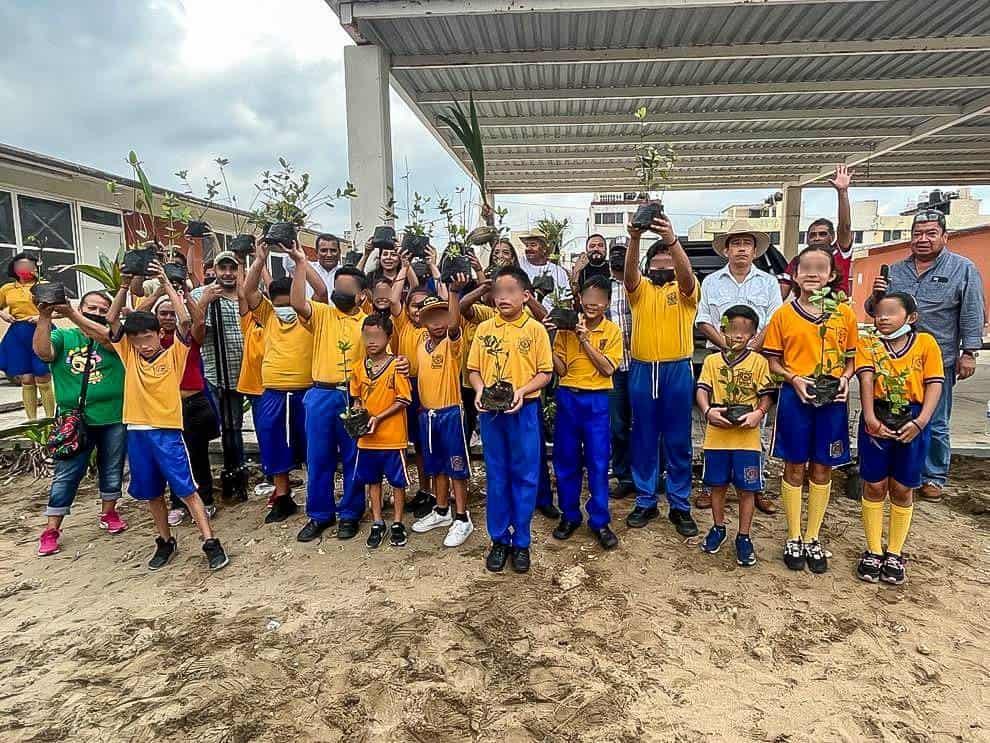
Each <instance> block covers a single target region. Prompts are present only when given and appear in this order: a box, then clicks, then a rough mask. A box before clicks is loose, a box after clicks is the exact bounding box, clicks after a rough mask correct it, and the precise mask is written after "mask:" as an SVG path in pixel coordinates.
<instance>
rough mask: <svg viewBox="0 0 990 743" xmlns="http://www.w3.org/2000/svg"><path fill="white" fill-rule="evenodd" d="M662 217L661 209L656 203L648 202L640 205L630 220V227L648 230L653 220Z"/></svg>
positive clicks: (658, 203)
mask: <svg viewBox="0 0 990 743" xmlns="http://www.w3.org/2000/svg"><path fill="white" fill-rule="evenodd" d="M662 216H663V207H662V206H661V205H660V202H658V201H648V202H646V203H645V204H640V205H639V208H638V209H637V210H636V213H635V214H634V215H633V218H632V223H631V224H632V226H633V227H635V228H636V229H637V230H648V229H649V228H650V225H652V224H653V220H654V219H658V218H660V217H662Z"/></svg>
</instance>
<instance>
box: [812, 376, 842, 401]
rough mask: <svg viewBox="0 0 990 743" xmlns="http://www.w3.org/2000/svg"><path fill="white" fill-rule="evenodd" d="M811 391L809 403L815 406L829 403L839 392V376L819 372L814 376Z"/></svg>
mask: <svg viewBox="0 0 990 743" xmlns="http://www.w3.org/2000/svg"><path fill="white" fill-rule="evenodd" d="M811 392H812V393H813V394H814V398H812V401H811V404H812V405H814V406H815V407H816V408H822V407H825V406H826V405H831V404H832V403H833V402H835V398H836V396H837V395H838V394H839V378H838V377H832V376H826V375H824V374H821V375H819V376H817V377H815V378H814V380H813V382H812V385H811Z"/></svg>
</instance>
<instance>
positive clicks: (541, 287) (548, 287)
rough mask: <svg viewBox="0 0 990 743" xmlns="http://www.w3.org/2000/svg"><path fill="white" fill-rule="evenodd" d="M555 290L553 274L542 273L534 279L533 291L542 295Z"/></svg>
mask: <svg viewBox="0 0 990 743" xmlns="http://www.w3.org/2000/svg"><path fill="white" fill-rule="evenodd" d="M553 290H554V283H553V276H550V274H542V275H540V276H537V277H536V278H535V279H533V291H534V292H536V294H537V295H538V296H540V297H545V296H546V295H547V294H551V293H552V292H553Z"/></svg>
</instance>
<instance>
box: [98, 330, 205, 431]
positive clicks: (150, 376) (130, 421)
mask: <svg viewBox="0 0 990 743" xmlns="http://www.w3.org/2000/svg"><path fill="white" fill-rule="evenodd" d="M176 341H177V342H175V343H173V344H172V345H171V346H169V347H168V348H166V349H164V350H163V351H162V352H161V353H160V354H158V356H156V357H155V358H154V359H153V360H151V361H147V360H146V359H144V358H143V357H142V356H141V354H139V353H138V352H137V350H136V349H135V348H134V346H132V345H131V342H130V340H129V339H128V338H127V336H126V335H124V336H122V337H121V339H120V340H119V341H114V342H113V348H114V350H115V351H116V352H117V355H118V356H119V357H120V360H121V361H123V362H124V418H123V420H124V423H126V424H127V425H130V426H151V427H152V428H172V429H177V430H179V431H181V430H182V396H181V395H180V394H179V383H180V382H181V381H182V375H183V373H185V370H186V359H187V358H188V357H189V346H188V345H187V343H184V342H182V341H181V340H179V339H178V338H176Z"/></svg>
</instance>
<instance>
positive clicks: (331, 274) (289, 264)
mask: <svg viewBox="0 0 990 743" xmlns="http://www.w3.org/2000/svg"><path fill="white" fill-rule="evenodd" d="M309 265H311V266H312V267H313V270H314V271H316V273H317V275H319V277H320V278H321V279H323V283H324V284H326V285H327V295H328V296H329V295H330V292H332V291H333V280H334V278H335V277H336V276H337V269H338V268H340V265H339V264H338V265H336V266H334V267H333V268H331V269H330V270H329V271H328V270H327V269H325V268H324V267H323V266H321V265H320V262H319V261H310V262H309ZM282 266H283V267H284V268H285V274H286V276H292V275H293V274H294V273H295V271H296V262H295V261H294V260H292V257H291V256H289V255H283V256H282ZM312 298H313V287H311V286H310V285H309V282H308V281H307V282H306V299H312Z"/></svg>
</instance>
